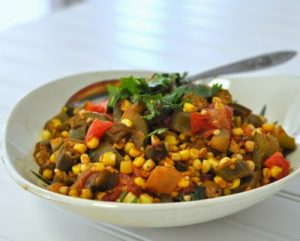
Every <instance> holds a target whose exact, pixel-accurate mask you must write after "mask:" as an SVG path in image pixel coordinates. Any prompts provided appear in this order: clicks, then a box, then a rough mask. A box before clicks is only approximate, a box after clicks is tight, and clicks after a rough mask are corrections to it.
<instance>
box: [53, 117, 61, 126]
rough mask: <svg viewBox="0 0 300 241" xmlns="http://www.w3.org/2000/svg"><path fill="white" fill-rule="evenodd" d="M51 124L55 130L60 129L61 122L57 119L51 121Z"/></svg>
mask: <svg viewBox="0 0 300 241" xmlns="http://www.w3.org/2000/svg"><path fill="white" fill-rule="evenodd" d="M51 122H52V124H53V126H54V127H55V128H57V127H60V126H61V125H62V122H61V120H60V119H58V118H54V119H52V120H51Z"/></svg>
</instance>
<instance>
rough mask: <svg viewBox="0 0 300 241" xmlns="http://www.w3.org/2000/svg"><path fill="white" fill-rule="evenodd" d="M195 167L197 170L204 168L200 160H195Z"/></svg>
mask: <svg viewBox="0 0 300 241" xmlns="http://www.w3.org/2000/svg"><path fill="white" fill-rule="evenodd" d="M193 167H194V168H195V169H196V170H198V171H199V170H201V167H202V163H201V161H200V160H199V159H195V160H194V161H193Z"/></svg>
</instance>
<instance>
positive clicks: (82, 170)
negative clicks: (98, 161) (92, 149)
mask: <svg viewBox="0 0 300 241" xmlns="http://www.w3.org/2000/svg"><path fill="white" fill-rule="evenodd" d="M91 167H92V164H91V163H83V164H81V165H80V172H84V171H86V170H88V169H89V168H91Z"/></svg>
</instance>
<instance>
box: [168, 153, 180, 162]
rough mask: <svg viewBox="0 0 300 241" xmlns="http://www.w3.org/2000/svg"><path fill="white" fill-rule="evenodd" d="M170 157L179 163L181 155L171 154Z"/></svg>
mask: <svg viewBox="0 0 300 241" xmlns="http://www.w3.org/2000/svg"><path fill="white" fill-rule="evenodd" d="M170 156H171V159H172V160H173V161H181V155H180V154H179V153H178V152H173V153H171V154H170Z"/></svg>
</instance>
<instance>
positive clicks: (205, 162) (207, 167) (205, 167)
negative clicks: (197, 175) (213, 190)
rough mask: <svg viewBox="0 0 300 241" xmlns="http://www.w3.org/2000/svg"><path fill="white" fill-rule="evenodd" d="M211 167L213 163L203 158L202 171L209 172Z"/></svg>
mask: <svg viewBox="0 0 300 241" xmlns="http://www.w3.org/2000/svg"><path fill="white" fill-rule="evenodd" d="M210 169H211V164H210V162H209V161H208V160H206V159H205V160H203V162H202V167H201V171H202V173H208V172H209V171H210Z"/></svg>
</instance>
